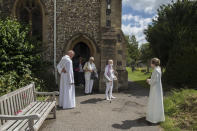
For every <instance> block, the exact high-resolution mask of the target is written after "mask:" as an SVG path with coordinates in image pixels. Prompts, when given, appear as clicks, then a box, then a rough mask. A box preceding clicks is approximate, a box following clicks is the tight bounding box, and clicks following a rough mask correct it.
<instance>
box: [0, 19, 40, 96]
mask: <svg viewBox="0 0 197 131" xmlns="http://www.w3.org/2000/svg"><path fill="white" fill-rule="evenodd" d="M32 41H33V39H31V38H30V36H29V30H28V28H26V27H24V26H22V25H21V24H20V23H19V22H17V21H16V20H12V19H6V20H0V61H1V62H0V87H1V89H0V95H2V94H4V93H7V92H10V91H12V90H14V89H17V88H19V87H21V86H24V85H26V84H29V83H30V82H32V81H34V82H37V83H36V84H41V83H42V82H41V80H39V79H38V78H36V77H35V76H34V74H33V73H32V70H35V68H36V66H37V65H41V64H40V63H41V55H40V51H38V49H39V47H40V44H39V43H38V42H37V43H32ZM37 87H38V86H37Z"/></svg>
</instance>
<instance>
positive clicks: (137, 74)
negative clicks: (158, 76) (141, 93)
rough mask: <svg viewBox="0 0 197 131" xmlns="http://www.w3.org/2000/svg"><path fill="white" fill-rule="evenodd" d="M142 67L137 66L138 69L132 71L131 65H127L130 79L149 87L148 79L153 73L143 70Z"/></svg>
mask: <svg viewBox="0 0 197 131" xmlns="http://www.w3.org/2000/svg"><path fill="white" fill-rule="evenodd" d="M141 70H142V68H137V69H136V71H134V72H132V71H131V68H130V67H127V71H128V79H129V80H130V81H133V82H136V83H137V84H139V85H141V86H143V87H149V85H148V84H147V83H146V80H147V79H148V78H149V77H150V76H151V73H148V74H146V73H144V72H141Z"/></svg>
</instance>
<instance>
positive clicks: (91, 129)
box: [40, 82, 161, 131]
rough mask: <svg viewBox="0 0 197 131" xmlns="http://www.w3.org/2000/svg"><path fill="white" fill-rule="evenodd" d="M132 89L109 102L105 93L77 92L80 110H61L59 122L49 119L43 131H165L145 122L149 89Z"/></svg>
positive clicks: (130, 85)
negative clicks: (85, 94) (89, 93)
mask: <svg viewBox="0 0 197 131" xmlns="http://www.w3.org/2000/svg"><path fill="white" fill-rule="evenodd" d="M129 87H130V89H129V90H127V91H123V92H120V93H114V96H116V97H117V98H116V99H114V100H113V101H112V103H109V101H106V100H104V97H105V96H104V94H93V95H88V96H84V95H81V94H82V90H79V89H78V90H77V91H76V92H77V97H76V101H77V107H76V108H75V109H71V110H61V109H58V110H57V119H56V120H55V119H50V118H52V116H49V119H47V120H46V121H45V122H44V124H43V126H42V127H41V129H40V131H119V130H125V131H127V130H129V131H161V128H160V127H159V126H149V125H148V124H147V123H146V121H145V110H146V104H147V98H148V97H147V96H148V92H149V90H148V89H145V88H142V87H139V86H138V85H136V84H134V83H131V82H130V84H129Z"/></svg>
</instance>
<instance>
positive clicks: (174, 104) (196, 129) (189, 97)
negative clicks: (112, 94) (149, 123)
mask: <svg viewBox="0 0 197 131" xmlns="http://www.w3.org/2000/svg"><path fill="white" fill-rule="evenodd" d="M164 107H165V116H166V121H165V122H163V123H161V127H163V128H164V129H165V131H197V90H192V89H182V90H180V91H177V90H176V91H172V93H171V94H170V95H169V96H168V97H166V98H165V99H164Z"/></svg>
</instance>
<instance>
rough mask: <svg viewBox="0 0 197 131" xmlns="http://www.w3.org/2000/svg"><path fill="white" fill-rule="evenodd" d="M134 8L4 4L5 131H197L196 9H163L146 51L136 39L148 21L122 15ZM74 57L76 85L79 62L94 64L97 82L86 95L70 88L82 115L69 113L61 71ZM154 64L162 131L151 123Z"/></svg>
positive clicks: (0, 88) (1, 102)
mask: <svg viewBox="0 0 197 131" xmlns="http://www.w3.org/2000/svg"><path fill="white" fill-rule="evenodd" d="M128 1H130V0H127V1H126V0H125V1H122V0H114V1H111V0H94V1H92V2H90V1H89V0H78V1H75V0H68V1H67V0H65V1H61V0H54V1H51V0H7V1H5V0H2V1H0V131H4V130H7V131H12V130H16V131H23V130H31V131H34V130H39V131H121V130H122V131H123V130H125V131H127V130H128V131H197V61H196V58H197V37H196V36H197V29H196V27H197V22H196V21H197V13H196V12H197V1H196V0H193V1H190V0H177V1H172V2H168V4H167V3H165V2H164V1H162V2H161V3H160V4H159V5H160V7H159V6H158V7H157V9H155V16H154V17H152V18H151V19H152V20H149V19H145V20H147V21H149V23H148V24H147V25H146V26H144V25H143V26H144V27H143V31H142V32H143V33H142V35H144V37H145V38H144V40H145V42H143V43H142V42H141V41H140V40H139V36H138V35H139V34H140V33H136V31H133V30H135V29H137V30H139V29H138V24H139V25H140V23H141V22H142V18H141V17H137V16H132V15H129V16H127V15H125V14H124V13H125V11H122V7H123V8H126V5H123V6H122V2H123V3H124V4H125V3H126V2H127V4H129V3H128ZM158 1H159V0H158ZM138 2H139V1H138ZM144 3H147V1H144ZM162 4H164V5H162ZM144 5H146V4H144ZM114 7H115V8H114ZM155 8H156V7H155ZM126 10H128V9H126ZM132 10H133V9H132ZM132 10H129V11H132ZM141 10H144V9H141ZM156 10H157V11H156ZM146 11H147V10H146ZM122 13H123V14H124V15H123V16H122ZM134 13H136V12H135V11H134ZM146 15H147V14H146ZM149 15H150V14H149ZM127 20H128V21H129V20H134V21H135V22H138V24H136V23H135V24H131V23H128V22H127ZM125 21H126V24H128V26H125V25H124V24H125ZM130 26H135V27H134V28H132V30H130V29H131V28H130ZM122 30H123V31H124V32H123V31H122ZM131 31H132V33H131ZM133 32H134V33H133ZM135 33H136V34H135ZM69 50H74V51H75V56H74V57H73V59H72V62H73V65H72V66H73V68H74V69H73V70H72V71H74V74H75V77H76V76H78V75H76V72H77V68H75V65H76V63H77V62H78V61H79V60H80V58H83V60H84V61H83V62H87V61H88V60H89V57H90V56H93V57H94V59H95V60H94V62H95V66H96V68H97V71H98V79H96V80H95V82H94V87H93V94H88V95H87V94H84V90H85V89H84V86H82V85H80V83H79V84H78V83H77V82H75V83H70V84H71V85H72V86H73V87H74V84H75V89H76V91H75V94H76V97H75V98H76V107H75V108H73V109H63V108H61V107H59V95H60V90H59V89H60V80H61V75H60V74H61V73H62V72H61V73H59V74H58V69H57V65H58V63H59V61H60V60H61V59H62V57H63V56H64V55H65V53H66V52H67V51H69ZM154 57H157V58H159V59H160V61H161V63H160V66H161V74H162V75H161V82H162V91H163V93H164V99H163V102H164V112H165V121H164V122H160V123H157V124H151V123H148V122H147V121H146V114H147V105H148V100H149V92H150V85H149V84H148V83H147V79H149V78H150V77H151V75H152V74H153V69H151V67H150V63H151V62H152V61H151V59H152V58H154ZM109 59H112V60H113V62H114V65H113V67H114V68H115V71H116V74H117V80H115V81H114V88H113V95H114V96H115V97H116V99H112V100H111V101H110V100H109V101H108V100H106V98H105V97H106V96H105V89H106V85H105V81H104V80H103V77H104V76H105V75H104V73H105V66H106V63H107V62H108V60H109ZM77 64H78V63H77ZM110 69H111V68H110ZM62 71H63V70H62ZM65 72H66V71H65ZM75 77H74V78H73V79H75V80H76V78H75ZM160 87H161V86H160Z"/></svg>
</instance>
